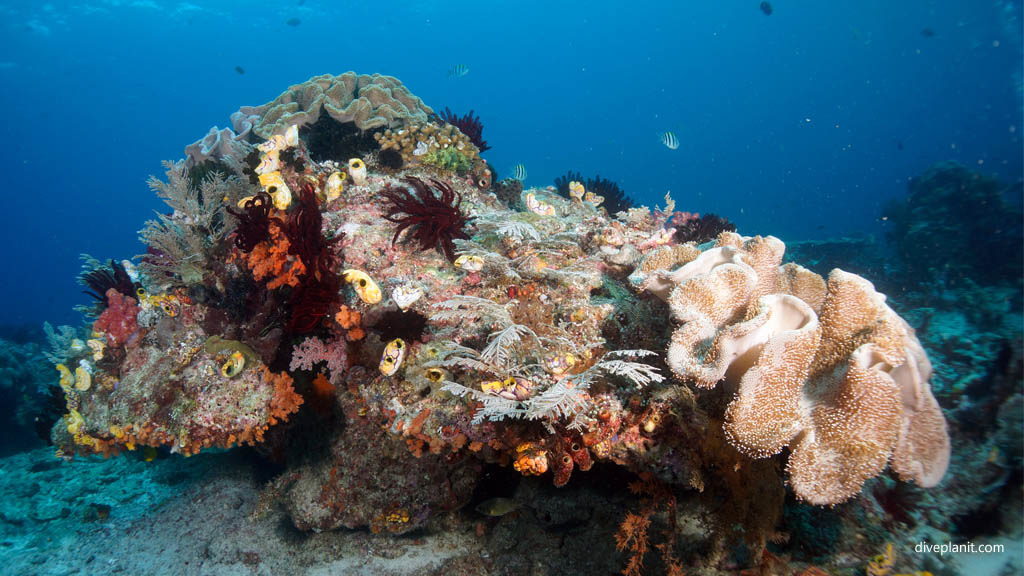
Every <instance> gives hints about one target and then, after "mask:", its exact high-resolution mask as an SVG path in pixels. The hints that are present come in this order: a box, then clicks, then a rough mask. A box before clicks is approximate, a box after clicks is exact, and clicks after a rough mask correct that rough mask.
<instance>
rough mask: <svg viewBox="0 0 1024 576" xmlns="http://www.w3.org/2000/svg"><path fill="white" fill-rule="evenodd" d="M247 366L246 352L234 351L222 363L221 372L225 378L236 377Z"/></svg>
mask: <svg viewBox="0 0 1024 576" xmlns="http://www.w3.org/2000/svg"><path fill="white" fill-rule="evenodd" d="M244 368H245V354H242V353H241V352H233V353H232V354H231V356H229V357H228V360H227V362H225V363H224V364H221V367H220V373H221V376H224V377H225V378H234V377H235V376H238V375H239V374H241V373H242V369H244Z"/></svg>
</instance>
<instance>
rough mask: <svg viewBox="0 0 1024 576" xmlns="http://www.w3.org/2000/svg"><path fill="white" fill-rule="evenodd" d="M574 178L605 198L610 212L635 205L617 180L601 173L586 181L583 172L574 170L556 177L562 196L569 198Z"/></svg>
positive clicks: (627, 208)
mask: <svg viewBox="0 0 1024 576" xmlns="http://www.w3.org/2000/svg"><path fill="white" fill-rule="evenodd" d="M574 180H575V181H576V182H580V183H582V184H583V185H584V188H586V190H587V192H593V193H594V194H597V195H598V196H601V197H602V198H604V204H603V206H604V209H605V210H607V211H608V213H609V214H615V213H617V212H621V211H623V210H629V209H630V208H632V207H633V199H632V198H630V197H629V196H627V195H626V193H625V192H624V191H623V190H622V189H621V188H619V185H618V184H616V183H615V182H613V181H611V180H608V179H605V178H601V176H600V175H598V176H595V177H594V178H587V179H586V181H584V180H583V175H582V174H580V173H579V172H573V171H572V170H570V171H569V172H567V173H566V174H565V176H559V177H558V178H555V188H557V189H558V193H559V194H560V195H561V196H562V197H564V198H569V182H572V181H574Z"/></svg>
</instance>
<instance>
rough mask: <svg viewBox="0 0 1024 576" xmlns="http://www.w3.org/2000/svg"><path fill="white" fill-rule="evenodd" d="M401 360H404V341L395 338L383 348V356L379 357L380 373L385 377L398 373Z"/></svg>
mask: <svg viewBox="0 0 1024 576" xmlns="http://www.w3.org/2000/svg"><path fill="white" fill-rule="evenodd" d="M403 359H405V341H404V340H402V339H401V338H395V339H394V340H392V341H391V342H388V345H387V346H385V347H384V354H382V355H381V357H380V366H379V368H380V373H381V374H383V375H385V376H391V375H392V374H394V373H395V372H398V368H399V366H401V365H402V360H403Z"/></svg>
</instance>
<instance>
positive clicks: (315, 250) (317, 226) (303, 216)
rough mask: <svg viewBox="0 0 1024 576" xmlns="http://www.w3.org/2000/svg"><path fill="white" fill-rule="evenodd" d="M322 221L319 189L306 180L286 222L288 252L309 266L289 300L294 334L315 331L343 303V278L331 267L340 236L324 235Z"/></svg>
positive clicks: (289, 322)
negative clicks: (341, 293)
mask: <svg viewBox="0 0 1024 576" xmlns="http://www.w3.org/2000/svg"><path fill="white" fill-rule="evenodd" d="M323 222H324V219H323V215H322V214H321V213H320V205H319V204H318V203H317V200H316V189H315V188H314V187H313V185H312V184H311V183H309V182H305V183H303V185H302V189H301V190H300V191H299V198H298V202H297V203H296V205H295V206H294V207H293V208H292V212H291V214H289V215H288V222H287V224H286V225H285V235H286V236H287V237H288V253H289V254H292V255H294V256H297V257H298V258H299V259H300V260H302V264H303V265H304V266H305V267H306V276H305V277H304V278H303V279H302V282H301V283H300V284H299V286H298V287H296V288H295V291H294V292H292V296H291V299H290V303H291V309H292V315H291V318H290V319H289V321H288V326H287V330H288V332H289V333H291V334H305V333H309V332H312V331H313V330H315V329H316V328H317V326H319V325H320V321H321V320H322V319H323V318H324V317H326V316H328V315H330V314H333V313H334V312H335V311H336V309H337V307H338V304H340V302H341V295H340V289H341V277H340V276H338V274H337V273H336V272H334V271H333V270H332V267H331V260H332V259H333V254H332V252H331V247H332V246H333V245H334V244H335V243H336V242H337V241H338V240H340V239H341V238H340V237H338V236H336V237H335V238H333V239H332V240H328V239H326V238H324V235H323V232H322V231H321V228H322V227H323Z"/></svg>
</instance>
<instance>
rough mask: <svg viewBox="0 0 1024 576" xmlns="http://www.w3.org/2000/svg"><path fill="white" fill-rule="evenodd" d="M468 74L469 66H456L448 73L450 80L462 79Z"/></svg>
mask: <svg viewBox="0 0 1024 576" xmlns="http://www.w3.org/2000/svg"><path fill="white" fill-rule="evenodd" d="M466 74H469V66H466V65H465V64H456V65H455V67H454V68H452V69H451V70H449V71H448V77H449V78H462V77H463V76H465V75H466Z"/></svg>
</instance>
